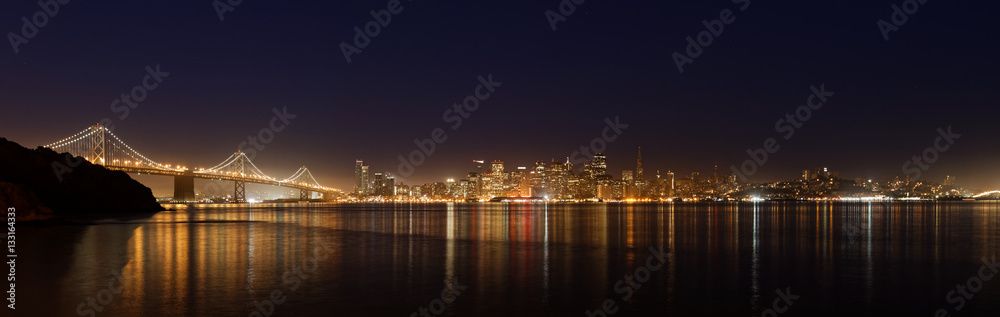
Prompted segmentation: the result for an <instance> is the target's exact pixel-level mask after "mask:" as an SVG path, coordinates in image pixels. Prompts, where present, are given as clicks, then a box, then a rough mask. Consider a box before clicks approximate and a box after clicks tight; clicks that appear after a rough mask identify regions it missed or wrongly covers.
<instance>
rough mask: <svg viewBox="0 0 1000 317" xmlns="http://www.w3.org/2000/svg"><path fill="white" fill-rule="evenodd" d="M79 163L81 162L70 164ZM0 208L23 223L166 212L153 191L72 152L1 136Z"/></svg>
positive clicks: (124, 175) (120, 173)
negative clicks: (27, 144)
mask: <svg viewBox="0 0 1000 317" xmlns="http://www.w3.org/2000/svg"><path fill="white" fill-rule="evenodd" d="M69 163H75V164H69ZM0 207H2V208H3V209H4V210H7V209H8V208H11V207H13V208H15V209H16V220H17V221H18V222H19V223H22V222H60V220H70V219H87V218H93V217H104V216H107V215H116V216H126V217H127V216H141V215H148V214H152V213H156V212H159V211H163V210H164V208H163V207H162V206H160V204H159V203H157V202H156V198H155V197H153V192H152V190H150V189H149V188H148V187H146V186H144V185H142V184H141V183H139V182H137V181H135V180H134V179H132V178H131V177H130V176H129V175H128V174H126V173H124V172H121V171H112V170H109V169H107V168H104V167H103V166H100V165H94V164H91V163H90V162H87V161H86V160H83V159H82V158H79V157H72V156H70V155H69V154H67V153H56V152H55V151H52V150H50V149H46V148H41V147H39V148H36V149H28V148H25V147H22V146H21V145H19V144H17V143H15V142H11V141H9V140H7V139H5V138H0Z"/></svg>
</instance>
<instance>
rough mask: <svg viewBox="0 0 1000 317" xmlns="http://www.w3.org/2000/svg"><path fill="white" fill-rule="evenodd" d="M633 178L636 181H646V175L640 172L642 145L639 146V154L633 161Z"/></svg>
mask: <svg viewBox="0 0 1000 317" xmlns="http://www.w3.org/2000/svg"><path fill="white" fill-rule="evenodd" d="M635 178H636V181H637V182H643V183H645V182H646V177H645V175H643V174H642V147H639V156H638V158H637V159H636V162H635Z"/></svg>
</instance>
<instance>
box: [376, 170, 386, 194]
mask: <svg viewBox="0 0 1000 317" xmlns="http://www.w3.org/2000/svg"><path fill="white" fill-rule="evenodd" d="M385 185H386V183H385V177H383V176H382V173H375V195H383V194H384V192H385Z"/></svg>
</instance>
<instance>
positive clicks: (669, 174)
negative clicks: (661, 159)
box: [665, 171, 674, 197]
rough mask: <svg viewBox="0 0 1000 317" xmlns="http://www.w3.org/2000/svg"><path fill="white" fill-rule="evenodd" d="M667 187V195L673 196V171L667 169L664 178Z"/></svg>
mask: <svg viewBox="0 0 1000 317" xmlns="http://www.w3.org/2000/svg"><path fill="white" fill-rule="evenodd" d="M665 182H666V184H665V185H666V187H667V196H670V197H673V196H674V172H673V171H667V179H666V180H665Z"/></svg>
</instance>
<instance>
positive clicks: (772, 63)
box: [0, 1, 1000, 188]
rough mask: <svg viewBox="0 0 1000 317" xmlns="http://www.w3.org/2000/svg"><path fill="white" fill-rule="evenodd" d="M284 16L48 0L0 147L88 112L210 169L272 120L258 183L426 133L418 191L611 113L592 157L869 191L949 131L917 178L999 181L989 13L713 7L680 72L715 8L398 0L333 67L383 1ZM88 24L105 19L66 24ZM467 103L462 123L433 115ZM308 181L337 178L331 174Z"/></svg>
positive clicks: (389, 149) (520, 156)
mask: <svg viewBox="0 0 1000 317" xmlns="http://www.w3.org/2000/svg"><path fill="white" fill-rule="evenodd" d="M304 6H305V7H302V6H286V5H280V4H260V3H257V4H251V3H246V4H242V5H240V6H239V7H238V8H236V9H235V11H232V12H228V13H226V14H225V19H224V20H223V21H220V17H219V15H218V14H217V12H216V11H215V10H214V9H213V8H212V7H211V6H208V5H203V4H178V5H167V4H153V5H148V6H136V5H130V4H127V3H124V2H122V3H116V4H114V5H112V4H87V3H73V4H67V5H65V6H64V8H63V10H62V11H61V12H60V13H59V16H57V17H53V18H52V19H51V20H52V21H51V22H50V24H49V25H47V26H45V27H44V28H41V29H40V30H39V35H38V36H37V37H35V38H32V39H30V42H29V43H28V44H24V45H21V46H18V52H16V53H15V52H14V50H13V49H9V50H7V53H6V54H8V56H9V58H6V59H3V60H2V61H0V71H3V72H4V73H5V74H8V76H5V81H4V82H3V85H0V92H2V93H3V94H4V96H5V100H4V108H5V109H7V110H8V111H7V112H6V113H5V115H4V116H3V117H0V135H3V136H4V137H7V138H8V139H11V140H13V141H15V142H18V143H20V144H22V145H25V146H28V147H34V146H38V145H44V144H48V143H50V142H53V141H55V140H59V139H61V138H62V137H65V136H66V135H70V134H72V133H74V132H75V131H79V130H80V129H81V128H82V127H86V126H89V125H92V124H95V123H98V122H101V121H102V120H103V119H107V120H108V123H109V124H110V125H113V126H114V127H115V129H116V132H117V133H119V134H121V135H122V136H123V137H124V138H126V140H127V141H128V142H130V143H131V144H132V145H133V146H134V147H135V148H137V149H141V151H142V152H143V153H146V154H147V155H148V156H150V157H156V158H159V159H160V160H163V161H167V162H172V163H174V164H184V165H189V166H211V165H213V164H216V163H217V162H218V161H219V160H220V159H222V158H225V157H226V156H228V155H230V154H232V152H234V151H236V150H237V149H239V148H240V147H241V144H242V143H244V142H247V141H248V138H249V137H256V136H258V132H259V131H260V130H261V129H264V128H268V127H269V125H270V120H271V119H272V118H275V117H276V115H275V109H277V110H278V112H284V116H283V118H284V119H285V120H284V121H282V123H285V122H287V124H283V125H284V128H283V129H282V130H281V131H280V132H276V133H275V134H274V137H273V141H272V142H270V143H268V144H266V146H265V147H264V148H263V149H262V150H259V151H257V152H259V153H258V154H259V155H258V157H256V160H257V161H258V162H259V163H260V164H261V165H263V166H269V167H270V168H271V169H272V170H274V174H290V173H293V172H294V171H295V170H296V169H297V168H298V167H300V166H302V165H307V166H324V165H328V166H340V164H333V163H330V162H345V161H346V162H350V161H351V160H353V159H356V158H358V157H364V158H366V161H367V162H369V164H371V165H372V166H379V167H380V169H381V170H384V171H391V172H393V173H394V174H399V172H398V164H399V159H398V157H399V156H407V155H408V154H410V153H411V152H412V151H413V150H415V149H417V148H418V145H417V143H415V142H414V140H419V141H421V142H422V141H423V140H426V139H429V138H430V137H431V132H432V131H436V129H442V130H443V131H444V132H445V133H444V134H443V135H441V137H446V138H447V139H446V140H444V141H443V142H441V143H436V144H435V151H434V153H433V154H432V155H429V156H428V157H427V158H426V162H425V163H424V164H422V165H421V166H420V167H419V168H417V169H415V171H414V172H413V174H412V175H410V176H408V177H406V179H405V180H404V181H406V182H409V183H423V182H428V181H431V180H436V179H439V178H442V177H461V176H462V173H463V171H464V169H454V168H453V167H455V166H460V165H459V164H465V163H466V162H468V161H470V160H473V159H488V158H503V159H504V160H506V161H508V162H511V163H513V164H519V165H527V164H529V163H531V162H533V161H535V160H537V159H543V160H548V159H551V158H557V159H559V158H565V157H566V156H571V155H572V154H573V153H574V152H575V151H578V150H579V148H580V147H581V146H589V145H590V142H591V141H592V140H593V139H594V138H601V137H602V132H603V129H604V128H605V127H607V126H608V124H607V123H606V120H608V119H610V120H614V119H615V118H618V120H619V122H620V124H623V125H628V128H627V129H624V130H623V131H621V133H620V134H614V133H612V135H611V136H614V137H615V138H614V141H610V142H607V144H606V147H607V148H606V149H603V151H602V152H605V153H615V154H618V155H615V159H614V160H612V162H611V163H612V165H615V164H618V162H632V161H634V160H635V159H636V157H635V153H634V149H635V148H637V147H639V146H642V147H643V148H644V149H643V150H644V151H643V158H644V160H645V161H646V162H647V165H648V167H647V168H646V170H647V171H651V170H654V169H666V168H670V169H673V170H675V171H695V170H703V171H704V170H705V169H707V168H708V167H710V166H715V165H718V166H720V168H729V167H730V166H733V165H736V166H739V165H741V164H742V163H743V162H744V161H746V160H747V159H749V158H750V157H749V156H748V155H747V150H748V149H749V150H755V149H759V148H762V147H763V144H764V143H763V141H764V140H767V139H770V138H776V139H778V140H779V141H780V142H779V143H778V144H777V146H778V147H780V149H779V150H778V151H777V152H776V153H771V154H770V155H769V160H768V162H767V163H766V164H764V165H763V166H760V168H759V169H758V172H757V173H756V175H755V176H753V177H751V179H753V180H762V181H767V180H778V179H783V178H786V177H788V175H794V174H797V173H798V172H799V170H800V169H802V168H808V167H809V166H814V165H819V166H824V165H825V166H838V169H839V170H841V171H842V172H843V173H845V174H850V175H858V176H860V177H865V178H876V179H884V178H891V177H893V176H895V175H901V174H903V172H902V165H903V164H904V163H905V162H907V161H909V160H910V159H911V158H912V157H913V156H914V155H920V154H921V153H922V152H923V150H924V149H925V148H927V147H930V146H933V142H934V139H935V137H936V136H937V135H938V133H937V130H938V129H942V128H948V127H953V129H954V132H955V133H957V134H960V135H962V137H961V139H960V141H958V143H956V144H955V145H954V146H953V147H952V148H951V149H950V150H949V151H948V152H946V153H941V155H940V159H939V160H938V162H936V163H935V164H934V165H933V166H931V168H930V169H928V170H927V171H924V176H925V177H927V178H928V179H940V178H942V177H945V176H947V175H956V176H958V177H959V179H960V180H961V182H964V183H966V184H968V186H971V187H990V186H995V185H993V184H994V183H996V181H997V180H1000V168H997V167H996V163H995V161H994V160H993V159H992V158H994V157H998V156H1000V149H998V148H996V147H995V146H992V145H993V144H994V140H993V139H992V137H993V136H995V135H997V133H996V132H997V131H996V125H995V124H992V123H991V120H990V118H992V117H995V116H996V115H997V111H1000V110H998V108H997V107H992V106H989V104H990V102H989V100H993V99H994V98H993V96H992V95H991V94H990V91H991V89H992V88H991V87H992V86H993V85H992V83H993V82H995V80H993V79H992V78H993V75H994V72H993V71H992V70H993V69H995V68H996V67H997V62H998V61H997V59H996V58H994V56H997V55H998V53H1000V51H998V49H1000V48H998V47H996V45H995V44H994V43H993V41H984V40H983V39H985V38H989V37H990V36H991V33H989V32H988V31H987V30H990V29H991V26H990V24H989V21H991V18H990V17H989V15H988V13H987V12H990V11H989V10H983V9H982V8H980V7H979V6H978V5H973V4H952V5H947V6H940V7H939V8H936V9H934V10H921V11H920V13H918V14H917V15H915V16H914V17H913V18H912V19H910V21H909V22H908V23H906V25H905V26H903V27H901V28H900V29H899V30H898V31H895V32H892V33H891V36H890V38H889V39H888V40H886V39H885V38H884V37H883V34H882V32H880V30H879V28H878V27H877V25H876V23H875V22H874V21H878V20H880V19H886V18H887V16H889V15H890V14H892V8H891V5H890V4H889V3H875V2H870V3H858V4H851V5H848V4H840V3H821V4H805V3H791V4H783V5H778V4H769V3H760V4H756V3H755V4H754V5H752V6H750V7H749V8H747V9H746V10H745V11H744V10H741V9H740V7H735V10H736V12H737V14H735V17H736V21H735V22H732V23H731V24H726V25H724V28H725V29H724V31H722V32H723V33H722V34H721V35H719V36H718V38H717V39H715V41H714V43H713V44H712V45H711V46H710V47H704V48H703V49H702V50H703V53H701V55H700V57H698V58H696V59H693V63H691V64H687V65H686V66H685V67H684V71H683V72H678V70H677V67H676V65H675V62H674V53H675V52H684V53H685V54H686V52H685V51H686V50H687V49H688V47H687V46H688V45H689V43H688V42H687V40H686V38H688V37H692V38H694V37H697V35H698V34H699V32H702V31H705V30H706V26H705V25H706V24H704V23H703V22H707V23H708V24H709V25H717V24H712V23H714V22H713V21H715V19H718V15H717V14H718V13H719V12H720V10H722V9H734V7H733V6H734V4H730V3H728V2H727V1H723V2H721V3H659V2H640V3H635V4H633V5H626V6H621V5H615V4H611V3H589V2H588V3H587V4H585V5H581V6H580V8H579V10H578V11H577V13H575V14H573V15H571V16H569V17H567V20H566V21H564V22H560V23H559V24H558V27H557V29H556V30H555V31H553V30H552V28H551V25H550V21H548V20H547V18H546V16H545V15H543V14H542V13H543V12H546V11H547V10H551V9H552V8H551V7H552V6H551V5H550V4H547V3H538V2H528V3H511V2H496V3H491V4H489V5H482V6H481V5H474V4H458V5H454V6H448V7H442V8H433V7H431V6H423V5H420V4H418V3H412V4H409V3H408V4H407V5H405V6H404V7H405V9H404V13H400V14H399V15H394V16H393V20H392V22H391V24H389V25H387V26H386V27H385V28H384V30H382V32H381V34H380V35H379V36H378V37H377V38H373V39H371V42H372V43H371V44H370V46H368V47H366V48H364V49H362V50H363V52H362V53H360V54H357V55H352V57H351V62H350V63H348V62H347V61H345V60H344V58H343V56H342V54H341V52H342V51H341V45H340V44H341V43H342V42H345V43H347V42H353V37H354V36H355V32H354V30H353V28H354V27H356V26H359V25H364V24H365V23H367V22H369V21H370V20H371V19H372V17H371V14H370V13H369V11H372V10H374V9H376V8H379V7H382V8H379V9H378V10H383V9H384V3H319V2H317V3H308V4H305V5H304ZM637 7H641V8H643V9H642V10H636V8H637ZM39 10H40V9H39V7H38V6H37V4H36V3H28V2H25V3H12V4H11V5H10V7H9V9H8V10H5V11H4V12H3V13H0V21H5V22H4V23H3V24H0V27H3V28H4V29H5V30H8V31H11V32H13V31H20V29H21V24H22V23H21V17H22V16H30V15H32V14H33V13H34V12H37V11H39ZM376 11H377V10H376ZM817 11H822V12H824V13H825V14H822V15H815V14H813V13H815V12H817ZM95 12H101V14H110V15H113V16H118V17H121V19H120V20H114V19H112V20H93V19H90V18H88V17H89V16H90V14H93V13H95ZM265 13H266V14H267V18H264V14H265ZM265 20H266V21H269V23H260V22H261V21H265ZM779 20H780V21H785V22H783V23H778V22H775V21H779ZM176 21H186V22H185V24H184V25H185V27H183V28H178V27H177V24H175V23H174V22H176ZM303 21H307V22H303ZM421 21H438V22H439V23H425V22H421ZM859 21H861V22H859ZM302 23H306V24H305V25H307V26H308V27H307V28H305V29H304V28H303V26H302V25H303V24H302ZM121 24H126V25H133V27H131V28H116V27H115V26H116V25H121ZM787 25H799V27H787ZM69 26H71V27H69ZM497 26H505V27H497ZM303 30H317V31H318V30H323V31H322V32H321V33H322V35H317V34H315V33H313V32H303ZM949 30H961V32H957V31H956V32H952V31H949ZM80 33H83V34H87V36H86V37H82V38H80V37H79V36H78V34H80ZM137 34H142V36H138V35H137ZM484 34H490V37H488V40H483V39H481V37H482V36H483V35H484ZM649 34H656V36H655V37H650V36H649ZM122 38H129V39H130V43H132V45H125V46H121V45H120V43H121V39H122ZM418 38H419V39H421V40H420V41H415V40H413V39H418ZM787 38H794V39H796V40H795V41H786V40H783V39H787ZM219 39H225V40H224V41H220V40H219ZM762 39H763V43H764V44H763V45H762V44H761V43H762V42H761V41H762ZM178 43H193V44H192V45H197V46H188V45H178ZM262 43H270V44H262ZM441 43H446V44H441ZM82 44H86V45H82ZM352 45H353V44H352ZM612 46H613V47H617V46H621V47H622V49H610V50H609V49H607V48H608V47H612ZM106 47H117V48H118V49H116V50H113V51H109V50H106V49H103V48H106ZM954 47H962V49H961V50H959V51H954V49H952V48H954ZM78 48H79V49H78ZM248 52H252V53H248ZM949 54H951V55H949ZM955 54H957V55H955ZM459 56H476V58H474V59H460V58H457V57H459ZM942 56H949V57H947V58H944V57H942ZM376 60H377V61H378V62H375V61H376ZM248 65H253V66H249V67H248ZM77 66H79V67H77ZM68 67H73V68H72V69H73V71H66V69H67V68H68ZM762 74H773V75H769V76H768V77H767V78H766V80H760V77H761V76H762ZM152 75H155V76H152ZM146 76H152V77H151V79H152V81H148V82H145V83H144V78H145V77H146ZM484 81H485V82H487V83H490V82H492V83H493V84H492V85H487V86H489V87H487V88H492V89H481V90H478V93H479V94H480V97H484V99H482V100H480V99H478V97H476V94H477V88H478V87H479V86H480V85H483V82H484ZM221 83H225V85H221ZM145 84H148V86H149V87H150V88H151V89H146V90H143V89H145V87H144V85H145ZM153 84H155V85H153ZM40 87H44V88H40ZM135 87H142V88H143V89H140V90H138V91H140V92H143V93H145V95H142V93H137V96H141V97H144V98H142V99H143V100H142V101H138V100H137V99H139V98H133V97H131V95H132V94H133V90H135V89H134V88H135ZM812 88H815V89H821V88H823V89H825V90H826V91H829V92H832V93H834V94H835V95H833V96H831V97H829V98H828V100H827V101H826V103H825V105H824V106H823V107H822V108H821V109H818V110H814V111H813V113H811V115H810V116H809V119H808V121H805V120H800V118H794V121H795V123H793V122H792V121H791V120H787V116H786V115H789V114H790V115H792V116H793V117H795V116H797V115H798V114H797V111H799V108H800V106H802V105H804V104H805V103H807V102H808V101H809V99H808V97H809V96H810V95H812V94H813V89H812ZM491 90H492V91H491ZM721 92H726V93H721ZM487 93H488V94H489V97H486V95H485V94H487ZM123 95H125V96H126V97H125V98H123V97H122V96H123ZM469 96H472V97H475V98H476V100H478V104H479V105H478V106H477V107H476V109H475V110H474V111H469V110H468V109H464V108H463V107H459V108H458V109H456V108H455V107H454V105H455V104H460V103H463V102H465V101H466V99H467V97H469ZM133 105H134V106H133ZM472 105H473V103H471V101H470V105H469V106H465V108H470V109H471V108H473V107H472ZM804 115H805V114H804V113H803V116H804ZM292 116H294V117H292ZM782 120H783V121H782ZM779 121H780V122H781V123H780V124H778V123H779ZM800 121H805V122H800ZM776 124H778V127H776ZM799 124H800V125H801V126H798V125H799ZM792 128H794V129H793V130H794V132H791V131H792V130H789V129H792ZM789 133H792V134H791V136H790V138H788V139H785V137H786V136H789ZM418 143H419V142H418ZM245 147H246V146H244V148H245ZM251 147H252V146H251ZM292 158H301V160H299V159H292ZM618 159H620V160H621V161H618ZM614 172H615V174H616V175H618V173H619V172H620V170H615V171H614ZM316 174H317V175H316V176H317V177H318V178H319V180H320V181H321V182H322V183H324V184H331V186H336V187H341V188H350V187H351V184H352V174H353V170H351V169H350V168H347V169H344V168H339V167H338V168H330V169H325V170H321V169H317V170H316ZM444 175H448V176H444ZM400 179H403V178H402V177H401V178H400Z"/></svg>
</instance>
